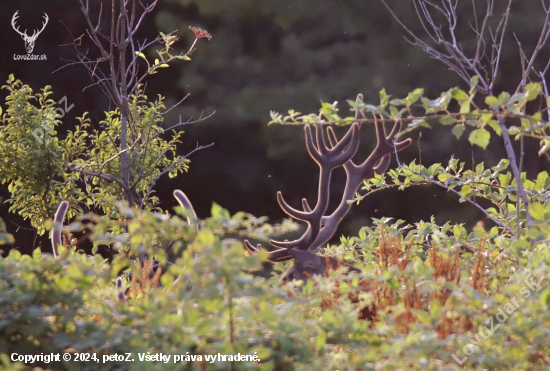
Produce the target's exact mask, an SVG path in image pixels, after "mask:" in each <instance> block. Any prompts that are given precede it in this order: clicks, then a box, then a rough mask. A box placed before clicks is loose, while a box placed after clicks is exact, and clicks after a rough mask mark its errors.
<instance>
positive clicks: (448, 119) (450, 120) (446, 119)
mask: <svg viewBox="0 0 550 371" xmlns="http://www.w3.org/2000/svg"><path fill="white" fill-rule="evenodd" d="M455 122H456V119H455V118H454V117H453V116H451V115H445V116H443V117H441V118H440V119H439V123H440V124H441V125H445V126H447V125H452V124H454V123H455Z"/></svg>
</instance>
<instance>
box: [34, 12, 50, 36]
mask: <svg viewBox="0 0 550 371" xmlns="http://www.w3.org/2000/svg"><path fill="white" fill-rule="evenodd" d="M49 19H50V18H49V17H48V15H47V14H46V13H44V22H43V23H42V29H41V30H40V31H38V30H34V32H33V34H32V36H31V37H34V36H36V35H40V34H41V33H42V31H44V29H45V28H46V25H47V24H48V20H49Z"/></svg>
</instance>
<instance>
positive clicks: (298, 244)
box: [270, 123, 359, 250]
mask: <svg viewBox="0 0 550 371" xmlns="http://www.w3.org/2000/svg"><path fill="white" fill-rule="evenodd" d="M315 129H316V136H317V146H318V148H315V146H314V145H313V137H312V135H311V129H310V127H309V126H306V127H305V128H304V130H305V133H306V147H307V149H308V152H309V153H310V155H311V157H312V158H313V159H314V160H315V162H317V164H318V165H319V168H320V175H319V190H318V194H317V204H316V205H315V207H314V208H313V210H312V209H311V208H310V207H309V205H308V204H307V201H306V202H305V203H304V201H302V207H303V208H304V211H299V210H297V209H294V208H293V207H291V206H290V205H288V203H287V202H286V201H285V200H284V198H283V195H282V193H281V192H277V201H278V203H279V206H280V207H281V209H282V210H283V211H284V212H285V213H286V214H288V215H289V216H291V217H292V218H294V219H297V220H301V221H304V222H306V223H307V224H308V228H307V230H306V232H305V233H304V234H303V235H302V237H300V238H299V239H297V240H295V241H291V242H280V241H274V240H271V241H270V243H271V244H272V245H273V246H276V247H281V248H298V249H302V250H307V249H308V248H309V247H311V242H312V240H313V239H315V238H316V236H317V234H318V233H319V231H320V230H321V227H322V219H323V215H324V214H325V212H326V210H327V207H328V202H329V193H330V177H331V172H332V170H333V169H334V168H336V167H338V166H342V165H344V164H345V163H346V162H348V161H349V160H350V159H351V157H353V155H354V154H355V152H356V151H357V148H358V146H359V134H358V131H359V125H358V124H357V123H354V124H353V125H352V126H351V128H350V129H349V130H348V132H347V133H346V135H345V136H344V137H343V138H342V139H341V140H340V141H336V140H335V141H331V147H330V148H329V147H327V145H326V143H325V141H324V136H323V133H322V129H321V128H320V126H316V127H315ZM329 135H330V134H329Z"/></svg>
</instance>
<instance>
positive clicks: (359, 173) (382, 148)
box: [311, 116, 411, 246]
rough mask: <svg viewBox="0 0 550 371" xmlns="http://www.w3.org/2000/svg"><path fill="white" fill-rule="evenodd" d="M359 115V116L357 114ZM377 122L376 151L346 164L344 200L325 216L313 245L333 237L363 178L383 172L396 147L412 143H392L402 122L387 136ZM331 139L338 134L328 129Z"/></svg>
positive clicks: (407, 140)
mask: <svg viewBox="0 0 550 371" xmlns="http://www.w3.org/2000/svg"><path fill="white" fill-rule="evenodd" d="M356 117H357V116H356ZM375 124H376V137H377V141H378V143H377V144H376V147H375V149H374V151H373V152H372V153H371V154H370V156H369V157H368V158H367V159H366V160H365V161H364V162H363V163H362V164H361V165H359V166H357V165H355V164H354V163H353V161H352V160H349V161H348V162H346V163H345V164H344V170H345V171H346V175H347V179H346V186H345V188H344V195H343V196H342V201H340V204H339V205H338V207H337V208H336V210H335V211H334V212H333V213H332V214H331V215H330V216H325V217H324V218H323V220H322V222H323V224H324V226H323V228H322V230H321V231H320V232H319V234H318V235H317V237H316V238H315V240H314V241H313V243H312V244H311V246H321V245H322V244H324V243H325V242H327V241H328V240H330V239H331V238H332V236H333V235H334V233H335V232H336V228H337V227H338V224H339V223H340V221H341V220H342V219H343V218H344V216H345V215H346V214H347V213H348V212H349V210H350V208H351V204H349V203H348V200H351V199H352V198H353V195H354V194H355V191H356V190H357V187H359V185H360V184H361V183H362V182H363V180H366V179H370V178H372V177H374V174H375V172H376V173H377V174H382V173H383V172H384V171H385V170H386V168H387V167H388V165H389V163H390V154H391V153H392V152H393V151H394V150H395V149H396V150H397V151H400V150H402V149H403V148H405V147H407V146H408V145H409V144H410V143H411V139H410V138H409V139H406V140H404V141H402V142H399V143H395V149H394V147H393V146H394V143H390V141H392V142H393V140H394V138H395V136H396V135H397V133H399V130H400V129H401V122H400V121H397V122H396V123H395V125H394V127H393V129H392V131H391V133H390V135H389V136H386V129H385V127H384V123H383V122H382V121H380V120H376V121H375ZM328 134H329V140H330V141H331V143H333V142H335V141H336V135H335V134H334V132H333V131H332V130H329V131H328Z"/></svg>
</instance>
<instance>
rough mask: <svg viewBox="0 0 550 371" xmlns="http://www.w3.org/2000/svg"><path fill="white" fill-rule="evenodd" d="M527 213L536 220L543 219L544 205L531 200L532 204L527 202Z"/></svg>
mask: <svg viewBox="0 0 550 371" xmlns="http://www.w3.org/2000/svg"><path fill="white" fill-rule="evenodd" d="M529 214H531V216H532V217H533V218H535V219H537V220H543V219H544V206H542V205H541V204H540V203H538V202H533V203H532V204H529Z"/></svg>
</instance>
